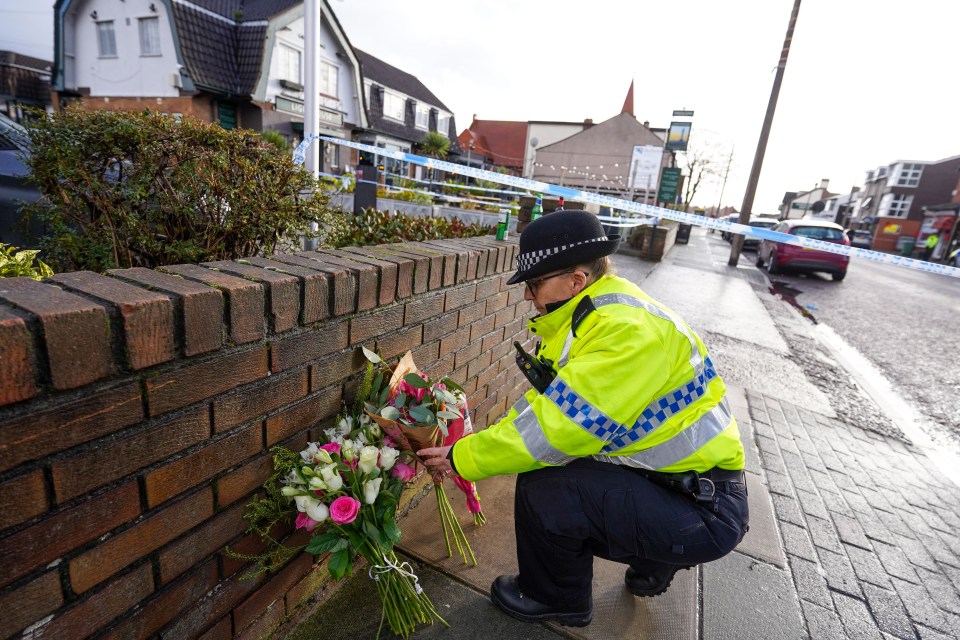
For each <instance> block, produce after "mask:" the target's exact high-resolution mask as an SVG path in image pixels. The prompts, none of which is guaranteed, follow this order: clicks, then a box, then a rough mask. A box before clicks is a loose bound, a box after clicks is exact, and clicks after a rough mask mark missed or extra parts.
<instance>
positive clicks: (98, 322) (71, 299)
mask: <svg viewBox="0 0 960 640" xmlns="http://www.w3.org/2000/svg"><path fill="white" fill-rule="evenodd" d="M0 300H5V301H7V302H9V303H10V304H12V305H14V306H17V307H20V308H21V309H23V310H25V311H29V312H30V313H32V314H33V315H35V316H36V317H37V320H38V321H39V322H40V326H41V327H42V328H43V341H44V344H45V345H46V354H47V362H48V365H49V367H50V369H49V370H50V381H51V383H52V384H53V388H54V389H58V390H59V389H74V388H76V387H82V386H83V385H85V384H89V383H91V382H93V381H95V380H99V379H101V378H103V377H106V376H107V375H109V374H110V373H112V371H113V353H112V350H111V347H110V323H109V321H108V319H107V312H106V310H105V309H104V308H103V307H101V306H100V305H98V304H96V303H94V302H91V301H89V300H87V299H85V298H81V297H80V296H77V295H74V294H72V293H67V292H66V291H63V290H62V289H60V288H58V287H55V286H52V285H49V284H44V283H41V282H37V281H35V280H31V279H30V278H6V279H5V280H4V281H3V290H2V291H0Z"/></svg>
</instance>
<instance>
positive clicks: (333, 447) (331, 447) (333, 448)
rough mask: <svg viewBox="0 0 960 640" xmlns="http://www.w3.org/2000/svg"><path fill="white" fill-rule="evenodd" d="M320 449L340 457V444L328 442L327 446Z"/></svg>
mask: <svg viewBox="0 0 960 640" xmlns="http://www.w3.org/2000/svg"><path fill="white" fill-rule="evenodd" d="M320 448H321V449H323V450H324V451H326V452H327V453H335V454H337V455H340V443H338V442H328V443H327V444H324V445H321V446H320Z"/></svg>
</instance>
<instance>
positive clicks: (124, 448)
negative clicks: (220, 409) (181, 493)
mask: <svg viewBox="0 0 960 640" xmlns="http://www.w3.org/2000/svg"><path fill="white" fill-rule="evenodd" d="M209 436H210V412H209V411H208V409H207V408H206V407H200V408H199V409H194V410H193V411H191V412H190V413H188V414H185V415H182V416H178V417H177V418H175V419H172V420H165V421H164V422H163V423H160V424H152V425H150V426H149V427H146V428H141V429H136V430H131V431H128V432H125V433H124V434H122V436H120V437H117V438H113V439H108V440H104V441H101V442H99V443H97V444H96V446H92V447H88V448H87V449H86V450H85V451H83V452H78V453H75V454H73V455H71V456H67V457H65V458H63V459H60V460H57V461H56V462H54V463H53V464H52V465H51V471H52V475H53V491H54V494H55V495H56V499H57V501H58V502H60V503H62V502H65V501H67V500H70V499H71V498H75V497H76V496H79V495H82V494H84V493H86V492H88V491H91V490H93V489H96V488H97V487H101V486H103V485H105V484H108V483H110V482H113V481H114V480H118V479H120V478H122V477H124V476H127V475H130V474H131V473H133V472H135V471H137V470H138V469H142V468H144V467H148V466H150V465H152V464H155V463H157V462H159V461H161V460H163V459H164V458H166V457H168V456H171V455H173V454H175V453H178V452H180V451H183V450H184V449H187V448H189V447H191V446H193V445H195V444H197V443H199V442H202V441H203V440H205V439H206V438H208V437H209Z"/></svg>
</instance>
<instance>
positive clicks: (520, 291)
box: [507, 284, 533, 309]
mask: <svg viewBox="0 0 960 640" xmlns="http://www.w3.org/2000/svg"><path fill="white" fill-rule="evenodd" d="M526 290H527V288H526V286H525V285H522V284H521V285H511V286H509V287H507V304H517V305H519V304H522V305H526V306H528V307H529V308H530V309H533V303H531V302H526V301H525V300H524V299H523V296H524V292H525V291H526Z"/></svg>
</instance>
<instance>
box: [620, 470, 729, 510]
mask: <svg viewBox="0 0 960 640" xmlns="http://www.w3.org/2000/svg"><path fill="white" fill-rule="evenodd" d="M624 468H625V469H629V470H630V471H632V472H634V473H636V474H638V475H641V476H643V477H644V478H646V479H647V480H649V481H650V482H652V483H654V484H656V485H659V486H661V487H663V488H665V489H669V490H670V491H676V492H677V493H682V494H684V495H687V496H690V497H691V498H693V499H694V500H696V501H697V502H704V503H709V502H714V501H715V494H716V485H717V484H718V483H721V482H740V483H743V481H744V478H743V471H742V470H740V471H733V470H731V469H720V468H719V467H714V468H713V469H709V470H707V471H703V472H701V473H698V472H696V471H684V472H682V473H663V472H662V471H650V470H649V469H638V468H636V467H627V466H625V467H624Z"/></svg>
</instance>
